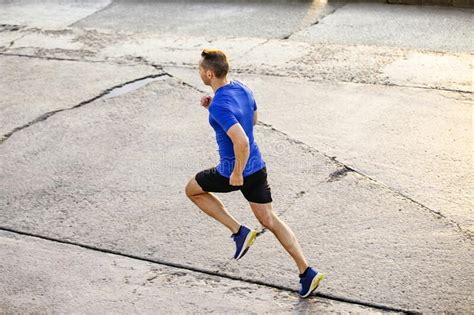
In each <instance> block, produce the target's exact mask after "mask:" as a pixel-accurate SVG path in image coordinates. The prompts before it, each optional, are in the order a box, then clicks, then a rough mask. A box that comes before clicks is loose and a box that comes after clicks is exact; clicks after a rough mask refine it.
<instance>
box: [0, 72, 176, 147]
mask: <svg viewBox="0 0 474 315" xmlns="http://www.w3.org/2000/svg"><path fill="white" fill-rule="evenodd" d="M165 75H167V74H166V73H158V74H151V75H147V76H144V77H140V78H137V79H133V80H130V81H127V82H124V83H121V84H118V85H114V86H112V87H110V88H108V89H106V90H105V91H103V92H101V93H100V94H98V95H96V96H94V97H92V98H90V99H88V100H85V101H82V102H80V103H79V104H77V105H74V106H73V107H69V108H61V109H58V110H53V111H49V112H47V113H44V114H42V115H41V116H39V117H37V118H35V119H33V120H32V121H30V122H29V123H27V124H25V125H23V126H20V127H16V128H15V129H13V130H12V131H10V132H8V133H7V134H5V135H3V136H2V137H1V138H0V145H1V144H3V143H4V142H5V141H6V140H7V139H8V138H10V137H11V136H12V135H13V134H14V133H16V132H18V131H20V130H23V129H25V128H28V127H30V126H32V125H34V124H36V123H38V122H41V121H45V120H47V119H48V118H49V117H51V116H53V115H55V114H57V113H59V112H63V111H68V110H73V109H76V108H78V107H81V106H84V105H87V104H89V103H92V102H93V101H95V100H97V99H100V98H102V97H104V96H106V95H108V94H109V93H111V92H112V91H114V90H115V89H119V88H122V87H124V86H125V85H128V84H131V83H134V82H137V81H141V80H146V79H152V78H158V77H162V76H165Z"/></svg>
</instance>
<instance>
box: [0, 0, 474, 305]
mask: <svg viewBox="0 0 474 315" xmlns="http://www.w3.org/2000/svg"><path fill="white" fill-rule="evenodd" d="M0 8H1V9H3V10H2V11H1V13H0V24H1V25H0V66H1V68H0V71H1V73H2V77H3V79H0V80H2V81H0V82H1V83H2V84H1V85H0V88H1V91H2V93H0V104H2V106H1V107H0V108H1V111H2V119H1V120H0V121H1V124H2V127H3V128H2V134H4V133H5V132H10V131H12V129H13V128H18V127H22V128H20V129H13V133H11V136H9V137H8V138H5V139H4V140H3V141H1V142H0V191H1V192H2V193H1V194H0V228H4V230H5V229H7V230H11V231H13V232H2V234H1V237H0V244H1V248H0V255H1V256H2V257H7V259H2V260H0V271H1V272H0V274H1V276H0V277H3V278H0V290H1V291H0V295H1V296H0V300H2V301H3V300H6V301H7V303H6V304H4V305H1V306H2V307H3V308H6V307H8V309H7V310H8V311H11V312H28V311H33V312H35V311H37V312H54V311H56V312H68V310H75V309H76V308H77V307H83V308H84V309H83V310H84V312H86V313H95V312H97V311H99V312H100V311H102V312H104V311H105V312H107V311H112V312H121V310H123V312H124V313H130V312H132V313H133V312H135V313H149V312H153V311H155V309H151V308H150V307H151V306H156V305H158V304H160V305H163V311H166V310H168V311H170V312H173V311H175V312H176V311H183V312H186V313H191V312H194V311H196V309H198V310H199V311H201V312H207V311H213V312H218V313H220V312H231V313H232V312H233V313H238V312H258V313H262V312H263V313H270V312H271V313H274V312H275V310H276V309H278V310H280V309H281V312H282V313H295V312H296V313H314V312H317V313H328V312H338V313H347V312H355V313H366V312H379V311H383V310H386V309H387V307H388V308H394V309H397V310H405V311H420V312H424V313H435V312H451V313H461V314H464V313H469V312H472V309H473V308H474V301H473V298H472V297H473V296H474V292H473V289H472V288H473V285H472V283H473V282H474V270H473V267H472V266H471V265H472V264H469V262H471V261H473V258H474V257H473V250H472V220H473V214H472V210H473V209H472V201H471V200H472V191H473V185H474V183H473V176H472V171H471V170H472V169H473V167H472V156H471V155H472V115H471V114H472V91H473V86H472V73H473V72H472V57H473V54H472V47H471V45H472V42H470V41H469V40H468V38H469V36H471V35H472V25H471V22H470V20H469V16H470V15H472V12H473V11H472V10H466V9H453V8H436V7H405V6H393V5H380V4H353V3H351V4H344V3H339V4H337V5H331V6H326V5H324V4H323V3H320V4H317V3H316V2H314V3H313V5H310V4H309V3H302V2H298V3H296V2H295V3H292V4H291V5H288V4H284V3H283V2H278V3H276V2H272V3H270V2H265V1H262V2H258V3H236V2H232V1H226V2H225V3H223V2H214V1H213V2H209V1H203V2H199V3H198V2H193V3H185V2H176V3H171V2H166V3H165V2H140V3H135V4H134V5H132V4H131V2H121V1H120V2H119V1H114V2H110V3H109V2H71V3H65V2H47V3H45V2H38V1H20V2H16V1H8V2H0ZM408 8H411V9H412V10H411V11H407V9H408ZM65 9H67V12H65V11H64V10H65ZM362 9H364V10H362ZM165 13H168V14H169V13H173V14H174V16H172V17H171V18H170V17H166V18H163V19H161V20H160V19H157V18H156V17H160V16H162V15H163V14H165ZM50 14H53V15H55V17H54V18H49V15H50ZM215 14H220V15H224V16H226V17H227V19H226V20H219V21H218V22H216V19H215V18H214V16H215ZM402 16H403V18H402ZM277 19H279V20H277ZM190 21H191V22H192V23H189V22H190ZM381 21H383V22H384V25H386V27H385V28H380V27H377V25H380V23H381ZM402 22H406V23H405V24H404V23H402ZM216 23H217V24H216ZM341 23H342V24H341ZM377 23H378V24H377ZM242 24H245V25H242ZM190 25H196V27H195V28H191V27H190ZM231 25H233V26H237V25H240V26H239V27H230V26H231ZM414 26H416V27H418V29H417V30H415V29H413V27H414ZM375 28H377V29H376V30H375ZM429 28H432V29H433V30H435V31H436V32H433V34H432V37H417V38H416V39H415V37H416V36H418V35H419V34H422V33H423V32H425V31H426V30H427V29H429ZM453 29H456V31H454V30H453ZM458 29H462V30H463V32H458V31H457V30H458ZM338 30H339V31H338ZM341 30H342V31H341ZM348 30H350V32H349V31H348ZM419 32H421V33H419ZM291 34H295V35H293V36H290V37H289V38H288V39H283V38H287V37H288V36H289V35H291ZM348 34H350V37H349V35H348ZM423 34H425V33H423ZM430 34H431V33H430ZM315 36H317V37H315ZM471 37H472V36H471ZM209 46H211V47H217V48H221V49H224V50H225V51H226V52H227V53H228V54H229V57H230V60H231V68H232V71H233V72H232V75H231V76H232V77H234V78H240V79H243V80H244V81H245V82H246V83H247V84H249V85H250V86H251V87H252V88H253V89H254V93H255V95H256V97H257V101H258V104H259V108H260V115H259V117H260V123H259V124H258V126H257V127H256V140H257V143H258V144H259V145H260V146H261V149H262V152H263V154H264V157H265V159H266V162H267V165H268V170H269V181H270V184H271V186H272V191H273V197H274V200H275V202H274V208H275V211H276V212H277V213H278V214H279V215H280V216H281V217H282V218H283V219H284V220H285V221H286V222H287V223H288V224H289V225H290V226H291V227H292V228H293V229H294V231H295V233H296V235H297V237H298V238H299V239H300V240H301V243H302V246H303V249H304V251H305V253H306V255H307V256H308V259H309V260H310V262H311V263H312V264H314V265H315V266H316V267H317V268H318V269H319V270H320V271H322V272H323V273H325V274H326V280H325V281H324V283H323V284H322V286H321V289H320V291H319V292H320V293H319V295H317V296H313V297H311V298H310V299H309V300H307V301H305V302H303V301H300V300H299V299H298V298H297V297H296V296H295V293H293V292H289V291H288V290H290V291H291V290H296V289H298V277H297V273H296V268H295V266H294V265H293V262H292V261H291V259H290V258H289V256H288V255H287V254H286V253H285V252H284V251H283V249H282V248H281V247H280V246H279V244H278V242H277V241H276V239H275V238H274V237H273V236H272V235H271V233H269V232H264V233H263V234H261V235H260V236H259V237H258V239H257V241H256V243H255V245H254V247H253V248H252V250H251V251H250V252H249V253H248V256H246V257H245V259H243V260H242V261H240V262H239V263H236V262H235V261H233V260H231V259H230V257H231V256H232V252H233V244H232V243H231V242H230V239H229V236H230V235H229V233H228V231H226V230H225V229H224V228H223V227H221V226H220V225H218V224H217V223H216V222H213V221H212V220H211V219H210V218H208V217H206V216H205V215H204V214H202V213H201V212H200V211H199V210H198V209H197V208H196V207H195V206H194V205H193V204H192V203H191V202H189V201H188V200H187V199H186V198H185V196H184V185H185V183H186V181H187V180H188V179H189V178H190V177H191V176H193V175H194V174H195V172H197V171H199V170H201V169H203V168H207V167H211V166H213V165H215V163H216V162H217V152H216V149H217V147H216V144H215V139H214V138H213V132H212V129H211V128H210V126H209V125H208V123H207V113H206V112H205V110H203V109H202V108H200V106H199V104H198V102H199V99H200V97H201V96H202V95H203V94H204V93H209V92H210V90H209V89H208V88H206V87H204V86H202V84H201V82H200V81H199V77H198V75H197V72H196V63H197V60H198V59H199V53H200V51H201V49H202V48H204V47H209ZM159 75H161V76H159ZM157 76H159V77H157ZM141 77H146V78H147V79H146V80H138V81H136V79H138V78H141ZM130 82H133V83H132V84H129V83H130ZM111 90H112V93H108V92H109V91H111ZM77 105H81V106H77ZM62 109H65V110H62ZM56 110H59V111H58V112H56ZM7 114H8V115H7ZM27 123H30V124H29V125H25V124H27ZM23 127H24V128H23ZM470 149H471V150H470ZM220 197H222V200H223V201H224V203H225V204H226V206H227V207H228V208H229V210H230V211H231V212H232V213H233V214H234V215H235V216H236V217H237V218H238V219H239V220H240V221H242V222H244V223H246V224H248V225H250V226H253V227H255V228H258V229H261V227H259V225H258V223H257V221H256V219H255V218H254V217H253V216H252V214H251V211H250V209H249V207H248V204H246V202H245V200H244V199H243V198H242V197H241V195H240V194H239V193H233V194H224V195H220ZM14 231H17V233H15V232H14ZM21 232H25V233H33V234H37V235H38V236H44V237H45V238H44V239H42V240H39V239H37V238H34V237H31V236H20V235H21V234H20V233H21ZM48 237H51V238H54V239H56V240H58V241H60V242H61V241H64V242H72V243H76V244H83V245H86V246H92V247H97V248H99V249H102V250H103V251H114V252H116V253H117V254H118V255H116V256H111V255H109V254H105V253H103V252H100V251H97V250H90V249H83V248H78V247H77V246H74V245H60V244H58V243H57V242H55V241H53V240H48V239H47V238H48ZM127 255H132V256H134V257H135V258H138V260H137V259H135V258H134V259H132V258H131V257H127ZM45 257H52V258H51V260H48V259H46V258H45ZM77 257H80V258H81V259H82V260H81V261H80V262H76V261H75V260H74V259H75V258H77ZM150 260H151V261H153V262H150ZM114 261H116V263H114ZM53 266H54V267H55V268H59V269H58V270H60V271H61V270H62V272H60V273H54V272H52V269H53ZM120 266H126V268H128V269H124V268H121V267H120ZM183 267H184V268H188V269H192V270H195V271H183ZM61 268H62V269H61ZM132 268H133V269H132ZM101 274H107V275H108V276H104V277H102V276H100V275H101ZM32 275H34V277H33V276H32ZM155 276H156V278H153V277H155ZM32 277H33V279H34V281H31V279H32ZM150 278H152V279H151V280H149V279H150ZM2 279H4V280H5V281H1V280H2ZM104 279H105V280H104ZM216 279H219V280H216ZM255 283H259V284H255ZM45 287H47V288H51V289H50V290H49V291H47V290H45ZM275 288H285V290H279V289H275ZM81 292H85V294H81ZM176 292H177V293H176ZM223 292H224V293H223ZM97 294H101V296H103V297H104V299H103V300H100V301H98V300H97V299H94V297H96V295H97ZM139 294H143V295H142V296H140V295H139ZM71 295H72V296H73V297H75V298H74V299H71V298H70V296H71ZM189 296H191V297H189ZM5 297H6V298H5ZM202 301H209V303H207V302H206V303H204V304H203V303H202ZM337 301H344V303H341V302H337ZM193 303H194V304H193ZM224 303H225V304H224ZM181 305H183V306H182V307H183V308H180V307H181ZM360 305H371V306H373V307H374V308H370V309H368V308H365V309H364V308H361V306H360ZM135 307H136V308H135ZM2 310H3V309H2Z"/></svg>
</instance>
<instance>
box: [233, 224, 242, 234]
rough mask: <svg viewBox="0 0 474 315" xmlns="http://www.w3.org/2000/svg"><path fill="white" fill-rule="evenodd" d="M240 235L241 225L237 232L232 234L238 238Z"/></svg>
mask: <svg viewBox="0 0 474 315" xmlns="http://www.w3.org/2000/svg"><path fill="white" fill-rule="evenodd" d="M240 233H242V225H240V226H239V230H238V231H237V232H235V233H234V236H239V235H240Z"/></svg>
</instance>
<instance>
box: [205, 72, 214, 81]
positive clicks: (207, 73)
mask: <svg viewBox="0 0 474 315" xmlns="http://www.w3.org/2000/svg"><path fill="white" fill-rule="evenodd" d="M213 75H214V74H213V73H212V71H211V70H206V76H207V78H208V79H209V80H210V79H212V76H213Z"/></svg>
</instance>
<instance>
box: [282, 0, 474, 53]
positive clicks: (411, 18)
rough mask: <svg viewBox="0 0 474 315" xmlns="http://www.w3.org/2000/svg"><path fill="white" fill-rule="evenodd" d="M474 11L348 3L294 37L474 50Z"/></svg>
mask: <svg viewBox="0 0 474 315" xmlns="http://www.w3.org/2000/svg"><path fill="white" fill-rule="evenodd" d="M473 12H474V11H473V9H463V8H449V7H436V6H405V5H392V4H381V3H348V4H346V5H345V6H344V7H342V8H340V9H338V10H337V11H336V12H335V13H334V14H332V15H329V16H327V17H326V18H324V19H323V20H322V21H321V22H320V23H318V24H316V25H313V26H311V27H308V28H306V29H304V30H302V31H300V32H298V33H296V34H295V35H293V36H292V37H291V38H292V39H295V40H298V41H301V40H306V41H309V42H316V43H333V44H350V45H355V44H357V45H364V44H365V45H376V46H391V47H399V48H402V47H406V48H415V49H428V50H434V51H453V52H472V51H473V48H474V46H473V41H472V33H473V32H474V24H473V23H472V18H473ZM382 25H383V27H381V26H382Z"/></svg>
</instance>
